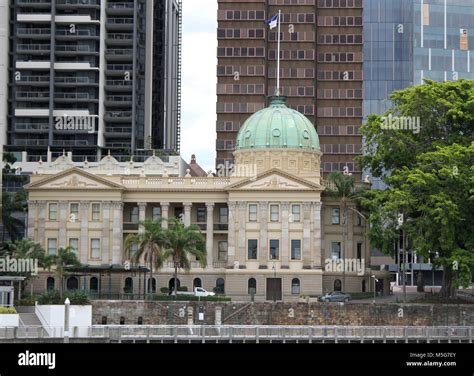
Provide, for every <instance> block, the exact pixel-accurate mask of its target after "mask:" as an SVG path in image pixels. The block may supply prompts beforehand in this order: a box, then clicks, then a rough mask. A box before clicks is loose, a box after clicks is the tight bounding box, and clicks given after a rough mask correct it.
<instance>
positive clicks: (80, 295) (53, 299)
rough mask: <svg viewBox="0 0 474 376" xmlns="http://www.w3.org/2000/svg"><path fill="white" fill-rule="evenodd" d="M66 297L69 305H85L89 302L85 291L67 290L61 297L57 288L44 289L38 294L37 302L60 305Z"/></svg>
mask: <svg viewBox="0 0 474 376" xmlns="http://www.w3.org/2000/svg"><path fill="white" fill-rule="evenodd" d="M66 298H69V301H70V302H71V305H87V304H89V303H90V302H89V297H88V295H87V293H86V292H85V291H81V290H73V291H67V292H66V293H65V294H64V296H63V298H61V295H60V294H59V291H58V290H50V291H46V292H44V293H43V294H41V295H40V296H38V304H41V305H45V304H52V305H57V304H58V305H61V304H64V301H65V300H66Z"/></svg>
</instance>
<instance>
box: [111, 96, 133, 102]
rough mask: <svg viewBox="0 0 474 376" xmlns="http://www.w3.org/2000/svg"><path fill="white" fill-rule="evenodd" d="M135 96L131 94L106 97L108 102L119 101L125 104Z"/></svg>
mask: <svg viewBox="0 0 474 376" xmlns="http://www.w3.org/2000/svg"><path fill="white" fill-rule="evenodd" d="M132 100H133V96H131V95H107V96H106V97H105V101H106V102H119V103H121V104H125V102H132Z"/></svg>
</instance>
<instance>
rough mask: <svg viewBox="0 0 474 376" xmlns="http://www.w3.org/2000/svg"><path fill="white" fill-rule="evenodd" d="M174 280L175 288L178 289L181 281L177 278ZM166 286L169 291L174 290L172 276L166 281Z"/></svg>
mask: <svg viewBox="0 0 474 376" xmlns="http://www.w3.org/2000/svg"><path fill="white" fill-rule="evenodd" d="M176 281H177V282H176V285H177V288H178V289H179V288H180V287H181V282H180V280H179V279H177V280H176ZM168 287H169V290H170V292H173V291H174V278H171V279H170V281H169V282H168Z"/></svg>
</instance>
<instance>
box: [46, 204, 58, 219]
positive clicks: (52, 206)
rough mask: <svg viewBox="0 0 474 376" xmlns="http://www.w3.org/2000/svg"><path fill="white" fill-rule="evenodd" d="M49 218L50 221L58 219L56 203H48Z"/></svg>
mask: <svg viewBox="0 0 474 376" xmlns="http://www.w3.org/2000/svg"><path fill="white" fill-rule="evenodd" d="M48 211H49V220H50V221H57V220H58V204H56V203H51V204H49V209H48Z"/></svg>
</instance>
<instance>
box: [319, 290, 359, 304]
mask: <svg viewBox="0 0 474 376" xmlns="http://www.w3.org/2000/svg"><path fill="white" fill-rule="evenodd" d="M318 300H319V301H320V302H348V301H349V300H352V296H351V294H348V293H345V292H342V291H333V292H329V293H327V294H326V295H323V296H321V297H319V299H318Z"/></svg>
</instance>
